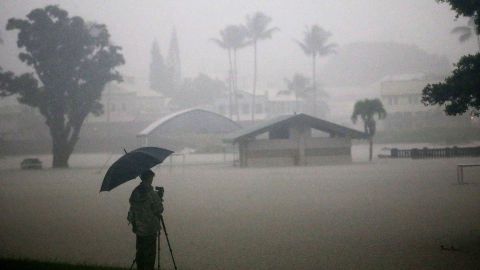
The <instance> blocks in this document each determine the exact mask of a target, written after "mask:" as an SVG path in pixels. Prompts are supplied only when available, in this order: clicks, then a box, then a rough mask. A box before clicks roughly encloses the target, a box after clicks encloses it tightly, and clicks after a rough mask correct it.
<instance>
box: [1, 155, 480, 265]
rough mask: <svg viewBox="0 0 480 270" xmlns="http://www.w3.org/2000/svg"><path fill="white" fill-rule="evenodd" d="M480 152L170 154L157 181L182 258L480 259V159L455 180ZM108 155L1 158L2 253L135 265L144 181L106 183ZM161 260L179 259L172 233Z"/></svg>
mask: <svg viewBox="0 0 480 270" xmlns="http://www.w3.org/2000/svg"><path fill="white" fill-rule="evenodd" d="M355 155H356V154H354V156H355ZM362 156H363V155H362ZM99 160H101V158H99ZM4 161H5V164H8V163H9V162H12V161H11V159H10V158H6V159H3V160H1V161H0V162H4ZM479 162H480V159H473V158H472V159H467V158H464V159H439V160H410V159H406V160H375V161H374V162H372V163H368V162H365V161H362V160H359V161H357V162H355V163H353V164H351V165H337V166H320V167H279V168H249V169H239V168H234V167H231V166H230V165H229V164H227V163H223V164H222V163H219V164H203V165H196V166H172V167H169V166H164V167H157V168H156V169H155V171H156V173H157V177H156V179H155V182H154V184H156V185H162V186H164V187H165V213H164V217H165V221H166V225H167V229H168V233H169V238H170V241H171V243H172V245H173V246H172V247H173V251H174V255H175V259H176V262H177V264H178V266H179V269H478V265H480V207H479V206H480V168H467V169H466V171H465V181H466V182H467V183H468V184H466V185H458V184H456V169H455V166H456V164H458V163H479ZM12 163H13V162H12ZM103 163H104V161H103V162H99V163H98V164H97V168H93V167H92V168H88V166H87V167H85V168H81V167H80V168H73V169H59V170H52V169H45V170H41V171H22V170H19V169H12V168H4V169H2V170H0V213H2V218H1V219H2V221H1V222H0V254H2V256H5V257H22V258H32V259H48V260H58V261H66V262H80V263H88V264H101V265H115V266H122V267H129V266H130V263H131V261H132V259H133V256H134V251H135V238H134V235H133V233H132V232H131V230H130V227H129V226H128V224H127V221H126V215H127V211H128V197H129V194H130V192H131V190H132V189H133V188H134V187H135V185H136V184H137V183H138V182H139V181H138V180H136V181H132V182H130V183H127V184H125V185H122V186H120V187H118V188H117V189H115V190H113V191H111V192H102V193H99V192H98V190H99V188H100V183H101V179H102V178H103V173H104V172H105V170H103V171H102V172H99V167H101V166H102V165H103ZM165 165H166V164H165ZM7 167H8V166H7ZM441 245H444V246H446V247H450V246H452V245H453V246H454V248H455V249H458V251H446V250H442V249H441V248H440V246H441ZM161 264H162V265H163V266H164V267H166V269H173V266H172V264H171V259H170V257H169V253H168V248H167V245H166V241H165V238H164V235H162V251H161Z"/></svg>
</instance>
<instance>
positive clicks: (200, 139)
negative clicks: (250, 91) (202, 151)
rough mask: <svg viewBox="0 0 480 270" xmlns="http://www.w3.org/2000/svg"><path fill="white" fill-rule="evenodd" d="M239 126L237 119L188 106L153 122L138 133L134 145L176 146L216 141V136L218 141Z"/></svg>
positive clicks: (190, 145) (193, 145) (173, 147)
mask: <svg viewBox="0 0 480 270" xmlns="http://www.w3.org/2000/svg"><path fill="white" fill-rule="evenodd" d="M240 128H241V127H240V126H239V125H238V124H237V123H235V122H234V121H232V120H230V119H229V118H227V117H225V116H223V115H220V114H218V113H215V112H211V111H208V110H205V109H200V108H190V109H186V110H182V111H178V112H176V113H172V114H169V115H167V116H164V117H162V118H160V119H158V120H156V121H154V122H152V123H151V124H150V125H148V126H147V127H146V128H144V129H143V130H142V131H140V132H139V133H138V134H137V145H138V146H150V145H161V146H164V147H167V148H169V149H177V150H178V149H179V148H183V147H195V146H198V145H205V144H209V143H215V142H216V141H217V140H218V143H219V144H220V145H221V138H222V137H223V136H224V134H228V133H230V132H234V131H236V130H239V129H240ZM216 137H218V139H216Z"/></svg>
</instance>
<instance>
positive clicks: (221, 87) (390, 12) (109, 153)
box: [0, 0, 480, 269]
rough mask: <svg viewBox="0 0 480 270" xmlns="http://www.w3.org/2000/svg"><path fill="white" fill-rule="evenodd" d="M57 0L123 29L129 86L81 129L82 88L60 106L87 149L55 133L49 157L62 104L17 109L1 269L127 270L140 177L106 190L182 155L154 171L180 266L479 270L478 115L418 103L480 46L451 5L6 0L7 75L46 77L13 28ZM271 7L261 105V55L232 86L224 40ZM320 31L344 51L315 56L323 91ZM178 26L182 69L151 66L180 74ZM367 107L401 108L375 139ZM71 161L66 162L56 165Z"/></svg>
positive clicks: (7, 117)
mask: <svg viewBox="0 0 480 270" xmlns="http://www.w3.org/2000/svg"><path fill="white" fill-rule="evenodd" d="M50 4H58V5H59V6H60V8H62V9H65V10H66V11H68V12H69V15H70V16H81V17H82V18H84V19H85V20H86V21H93V22H98V23H102V24H105V25H106V26H107V29H108V31H109V33H110V35H111V39H110V41H111V42H112V43H113V44H115V45H118V46H120V47H121V48H122V50H121V53H122V54H123V56H124V58H125V64H124V65H120V66H118V67H117V66H115V65H113V66H112V67H111V68H112V69H118V70H119V71H120V73H121V74H122V76H123V79H124V81H123V82H121V83H120V82H111V83H108V84H107V85H106V86H105V87H104V88H101V89H100V88H99V89H97V90H98V91H102V96H101V97H100V98H99V102H100V103H101V104H102V105H103V114H101V115H99V116H98V117H94V116H93V115H92V114H91V112H92V111H88V112H87V113H86V114H85V115H87V114H88V113H90V114H89V115H88V117H86V118H85V121H84V122H83V120H84V119H83V118H81V117H79V118H81V119H79V118H78V119H77V118H75V119H74V117H72V115H73V113H74V112H77V110H75V109H78V108H73V109H72V108H71V107H74V106H75V105H76V104H86V103H88V102H85V103H77V101H78V100H76V99H75V98H78V97H77V96H75V97H74V98H71V95H72V93H68V94H65V96H68V97H67V98H65V99H68V98H70V99H68V101H65V104H67V105H65V104H61V105H62V106H59V107H62V108H63V107H67V109H66V112H65V115H67V116H65V115H55V116H59V117H57V118H54V119H62V121H65V122H67V121H70V120H72V119H74V120H78V121H70V122H68V124H67V123H61V125H59V126H61V127H62V128H63V127H64V126H65V129H64V130H61V131H64V132H65V133H64V134H70V129H68V130H67V128H66V127H68V128H70V127H71V126H70V124H72V123H73V125H75V124H78V123H81V124H83V125H81V131H80V132H79V140H78V141H76V140H75V139H76V138H75V137H74V136H72V137H73V139H71V140H70V141H69V140H64V141H62V140H61V139H64V137H68V135H67V136H57V137H56V138H55V139H56V140H57V142H59V143H58V144H56V145H63V146H64V147H63V149H60V148H61V147H58V148H57V149H55V148H54V147H52V145H55V143H54V142H53V141H54V140H52V134H53V133H55V132H52V127H53V125H52V123H57V122H55V121H45V120H46V119H45V118H46V117H48V115H47V114H46V113H45V110H43V111H42V110H38V109H31V108H29V107H28V106H26V105H20V104H19V103H18V102H17V99H16V98H17V96H9V97H6V98H3V97H0V213H2V215H3V216H2V217H1V219H2V221H0V265H1V262H2V260H3V259H4V258H27V259H36V260H42V261H60V262H67V263H84V264H98V265H102V266H103V265H105V266H107V265H112V266H119V267H123V268H127V267H129V266H130V264H131V262H132V260H133V257H134V254H135V235H134V234H133V233H132V231H131V227H129V225H128V222H127V219H126V218H127V212H128V209H129V200H128V198H129V195H130V193H131V192H132V190H133V189H134V188H135V186H136V185H137V184H138V183H139V181H138V178H136V179H135V180H132V181H129V182H127V183H125V184H123V185H121V186H119V187H118V188H116V189H114V190H112V191H110V192H101V193H99V189H100V186H101V183H102V180H103V178H104V176H105V173H106V171H107V170H108V168H109V167H110V166H111V165H112V164H113V163H114V162H115V161H116V160H117V159H119V158H121V157H122V156H124V153H125V154H127V152H130V151H132V150H134V149H136V148H138V147H142V146H154V147H163V148H168V149H170V150H172V151H175V153H174V154H172V155H171V156H170V157H169V158H167V159H166V160H165V161H164V162H163V164H160V165H157V166H156V167H154V168H153V170H154V171H155V173H156V174H157V175H156V178H155V181H154V183H153V184H154V185H156V186H164V187H165V202H164V203H165V212H164V217H165V221H166V225H167V229H168V233H169V237H170V241H171V242H172V245H173V246H172V247H173V251H174V254H175V256H176V261H177V263H178V265H179V269H477V268H478V265H480V211H479V209H480V208H479V207H478V205H479V203H480V196H479V195H480V180H479V179H480V165H479V164H480V163H479V161H480V147H478V145H480V120H479V118H478V117H475V116H474V115H469V114H468V113H467V114H465V115H463V116H456V117H449V116H446V115H445V114H444V113H443V111H442V108H441V107H439V106H428V107H426V106H424V105H423V104H422V103H421V97H422V89H424V87H425V86H426V85H427V84H429V83H435V82H439V81H441V80H443V79H444V78H445V77H446V76H448V74H450V72H451V71H452V69H453V64H454V63H456V62H457V61H458V60H459V58H460V57H461V56H463V55H466V54H471V53H476V52H478V50H479V47H478V46H479V44H477V43H476V41H477V40H476V39H475V38H472V39H470V40H467V41H466V42H463V43H462V42H459V40H458V35H454V34H452V33H451V31H452V29H453V28H455V27H457V26H465V25H467V21H468V19H467V18H455V12H453V11H452V10H450V7H449V6H448V5H446V4H439V3H437V1H434V0H321V1H320V0H297V1H293V0H272V1H259V0H243V1H227V0H211V1H207V0H156V1H153V0H152V1H147V0H142V1H138V0H136V1H134V0H115V1H113V0H112V1H107V0H82V1H80V0H77V1H73V0H72V1H67V0H65V1H50V0H32V1H16V0H0V38H1V41H2V42H0V67H1V69H0V71H13V72H15V73H16V74H21V73H22V72H27V71H31V70H30V69H29V67H27V66H26V65H25V64H23V63H21V62H20V60H19V59H18V53H19V52H20V51H19V49H18V48H17V45H16V42H17V34H18V31H7V30H6V29H5V26H6V24H7V21H8V20H9V19H10V18H19V19H25V16H26V15H27V14H28V13H29V12H30V11H31V10H32V9H34V8H43V7H45V6H46V5H50ZM257 11H260V12H263V13H264V14H266V15H267V16H269V17H271V18H272V21H271V23H270V24H269V27H278V29H279V31H276V32H274V33H273V37H272V38H271V39H267V40H262V41H261V42H259V43H258V77H257V85H258V86H257V88H256V91H257V92H256V94H257V96H256V103H254V102H251V101H252V98H251V97H252V95H251V94H250V93H251V92H252V91H253V89H254V88H253V87H252V85H253V81H254V75H253V70H254V69H253V66H254V54H253V49H252V46H246V47H245V48H241V49H240V50H239V52H238V85H234V83H236V80H237V79H236V78H235V74H234V72H232V74H230V75H229V61H228V55H227V52H226V50H224V49H221V48H220V47H219V46H218V44H215V43H214V42H213V41H212V39H213V38H219V37H220V30H222V29H224V28H225V27H226V26H227V25H232V24H234V25H238V24H244V23H245V19H246V16H247V15H252V14H254V13H255V12H257ZM312 25H318V26H320V27H322V28H323V29H325V30H326V31H328V32H330V33H331V36H330V38H329V39H328V43H335V44H337V47H336V48H335V53H332V54H329V55H326V56H322V57H319V58H318V59H319V60H318V62H317V63H316V64H317V69H316V73H315V76H316V82H315V83H316V84H315V83H312V82H313V81H314V79H313V78H315V77H314V76H313V75H312V58H311V57H309V56H306V55H305V53H304V51H302V49H301V48H300V46H299V44H298V43H297V41H302V39H303V37H304V31H305V30H306V27H311V26H312ZM84 29H86V28H84ZM172 33H176V36H177V38H178V49H179V54H178V55H179V58H180V62H181V65H180V64H178V63H175V64H174V65H171V66H169V65H168V63H167V64H166V65H164V64H163V62H162V65H159V64H158V63H159V62H160V61H158V62H156V64H157V66H155V67H153V68H152V66H154V65H151V63H152V62H155V61H153V60H152V59H155V57H152V55H155V54H154V53H152V51H154V50H152V47H153V46H152V45H153V43H154V41H156V42H158V47H159V50H160V54H161V55H162V56H163V59H164V60H165V62H168V60H167V55H169V47H170V42H171V38H172ZM60 47H61V46H60ZM80 48H83V47H80ZM157 56H158V55H157ZM49 59H50V58H49ZM158 59H160V57H159V58H157V60H158ZM47 62H48V61H47ZM180 66H181V76H180V74H179V73H178V72H177V71H176V70H175V68H178V69H179V70H180ZM159 67H160V68H159ZM155 68H158V69H155ZM162 68H164V69H163V71H162V72H163V73H162V74H161V75H160V73H161V72H157V73H155V72H156V71H158V70H162ZM78 69H80V67H79V68H78ZM166 70H167V71H166ZM172 70H174V71H173V72H172ZM176 72H177V73H176ZM59 73H61V72H59ZM297 73H299V74H303V75H305V77H304V78H303V79H304V81H303V82H304V84H305V85H304V87H303V88H302V89H300V90H301V91H303V92H301V91H299V93H300V94H298V95H297V92H296V91H297V90H299V89H295V88H293V87H289V86H290V85H289V84H293V83H292V81H293V78H295V77H294V75H295V74H297ZM151 74H153V76H152V75H151ZM172 74H173V75H172ZM57 75H58V74H57ZM162 76H166V77H162ZM176 76H178V77H179V79H180V81H179V84H178V85H175V83H176V81H175V79H176ZM92 77H95V76H92ZM152 78H153V79H152ZM159 78H160V79H161V80H163V82H161V83H159V84H157V85H155V79H159ZM299 78H300V81H302V77H301V76H299ZM68 79H70V78H68ZM160 79H159V80H160ZM81 80H82V79H78V81H81ZM231 82H234V83H231ZM157 83H158V81H157ZM162 83H163V85H161V84H162ZM73 84H74V83H72V85H73ZM79 84H80V82H79ZM5 85H6V84H5ZM21 85H22V86H23V85H24V84H21ZM27 85H28V84H27ZM98 85H102V84H101V83H99V84H98ZM159 85H160V86H159ZM165 85H167V87H165ZM0 86H2V87H3V85H0ZM154 86H155V87H154ZM157 86H158V87H157ZM237 86H238V87H237ZM75 87H76V86H75ZM162 87H163V88H162ZM57 88H58V89H57ZM93 88H94V87H93ZM299 88H301V87H299ZM52 89H53V90H55V91H57V90H59V87H58V85H55V84H54V87H51V88H49V89H47V90H48V91H51V90H52ZM72 89H73V90H79V89H80V90H79V91H77V92H78V93H85V92H81V90H84V89H85V88H74V87H72ZM72 89H68V90H72ZM312 89H313V90H314V91H312ZM0 90H3V89H0ZM60 90H62V91H64V90H65V89H60ZM94 90H95V89H94ZM70 92H74V91H70ZM77 92H75V94H76V93H77ZM317 92H318V93H317ZM312 93H313V94H312ZM317 94H318V98H317ZM69 95H70V96H69ZM39 96H40V95H39ZM79 96H81V95H79ZM232 96H234V98H233V99H235V103H239V104H232ZM42 97H43V96H42ZM366 98H375V99H377V98H378V101H381V102H383V105H382V103H381V105H382V106H384V110H383V112H384V113H386V114H383V113H382V111H381V110H377V111H375V112H374V113H373V114H374V115H378V116H379V118H381V119H379V118H377V117H376V116H375V117H374V119H375V120H376V121H377V122H375V121H373V123H374V124H373V130H374V132H373V135H375V136H373V135H372V134H367V133H368V132H367V127H369V128H370V129H369V130H370V131H371V130H372V126H368V124H371V123H372V122H369V123H367V122H366V121H365V119H366V118H365V117H364V115H356V116H359V117H358V119H359V121H357V122H355V123H354V121H353V120H354V119H352V114H353V115H355V113H354V112H353V111H354V104H355V102H357V101H364V100H365V99H366ZM237 99H238V100H239V101H238V100H237ZM39 100H40V98H39ZM72 100H74V102H71V103H68V102H69V101H72ZM52 101H56V100H54V99H52ZM374 101H376V100H374ZM42 102H43V103H42ZM40 103H41V104H40ZM52 103H53V102H51V100H46V101H45V99H42V100H41V101H38V104H40V105H39V106H46V107H48V106H52ZM38 104H36V105H38ZM45 104H46V105H45ZM72 104H73V105H72ZM63 105H65V106H63ZM89 105H91V104H89ZM94 105H97V104H94ZM256 105H259V107H257V106H256ZM52 107H53V106H52ZM99 107H100V106H99ZM234 107H236V108H234ZM317 107H318V108H317ZM82 108H87V107H82ZM88 108H92V107H88ZM228 108H229V109H228ZM97 109H98V108H97ZM377 109H378V108H377ZM78 111H80V110H78ZM40 112H42V113H43V115H42V113H40ZM55 112H61V113H64V112H62V110H61V109H59V110H56V111H55ZM69 113H71V114H69ZM52 114H53V113H52ZM79 115H81V116H84V115H83V114H80V113H79ZM385 115H386V118H385V119H383V117H380V116H385ZM74 116H77V115H74ZM254 116H255V117H256V118H254ZM353 118H355V117H353ZM362 120H363V121H362ZM375 123H377V124H375ZM48 124H50V125H51V126H48ZM64 124H65V125H64ZM49 128H51V129H50V130H49ZM73 128H75V126H74V127H73ZM57 131H58V130H57ZM375 132H376V133H375ZM59 133H60V132H59ZM72 133H73V132H72ZM64 134H62V135H64ZM370 135H372V137H370ZM371 138H373V139H372V140H370V139H371ZM72 141H73V146H74V148H73V149H74V151H73V153H72V154H71V156H70V153H66V152H67V151H64V152H62V151H57V152H55V151H54V150H58V149H60V150H64V149H68V150H70V148H68V147H65V145H68V144H69V143H71V142H72ZM62 143H63V144H62ZM370 147H371V148H370ZM369 150H370V151H369ZM399 153H400V154H399ZM55 154H56V155H55ZM59 156H61V157H62V158H64V157H65V156H66V157H67V158H65V159H63V160H61V162H58V159H57V163H55V160H56V159H55V158H56V157H59ZM26 161H28V162H26ZM29 162H31V163H32V164H29ZM62 162H63V163H62ZM460 164H463V165H474V166H472V167H465V172H464V175H463V176H464V178H465V182H466V184H465V183H461V181H460V180H459V178H457V177H459V174H457V173H458V171H457V170H458V165H460ZM28 165H35V166H38V165H41V166H42V168H41V169H39V170H26V169H29V168H31V167H29V166H28ZM162 237H164V235H162ZM161 255H162V257H161V258H162V261H161V263H162V269H173V266H172V264H171V260H170V257H169V256H170V255H169V253H168V249H167V246H166V242H165V238H162V251H161ZM163 267H166V268H163ZM0 268H1V267H0Z"/></svg>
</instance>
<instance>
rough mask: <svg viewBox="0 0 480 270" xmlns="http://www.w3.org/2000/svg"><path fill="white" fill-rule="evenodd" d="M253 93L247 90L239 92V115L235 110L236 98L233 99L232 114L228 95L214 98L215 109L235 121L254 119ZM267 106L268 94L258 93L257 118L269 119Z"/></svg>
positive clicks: (256, 100) (256, 97) (256, 102)
mask: <svg viewBox="0 0 480 270" xmlns="http://www.w3.org/2000/svg"><path fill="white" fill-rule="evenodd" d="M252 96H253V95H252V94H250V93H248V92H245V91H238V92H237V101H236V102H237V103H238V115H239V118H238V119H237V113H236V110H235V98H234V97H233V95H232V97H231V99H232V110H231V111H232V116H230V109H229V103H230V98H229V96H228V95H225V96H223V97H220V98H216V99H215V100H214V102H213V103H214V108H213V111H215V112H217V113H219V114H221V115H223V116H226V117H229V118H231V119H232V120H234V121H240V122H247V121H251V120H252ZM267 107H268V99H267V96H266V95H256V96H255V112H254V114H255V120H265V119H267V113H268V112H267Z"/></svg>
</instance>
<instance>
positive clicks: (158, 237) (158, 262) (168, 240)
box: [130, 216, 177, 270]
mask: <svg viewBox="0 0 480 270" xmlns="http://www.w3.org/2000/svg"><path fill="white" fill-rule="evenodd" d="M160 222H161V227H163V230H164V231H165V238H166V239H167V244H168V249H169V250H170V256H171V257H172V262H173V267H174V268H175V270H177V264H176V263H175V257H173V250H172V246H171V245H170V239H168V233H167V227H166V226H165V221H164V220H163V216H160ZM160 232H161V230H159V231H158V234H157V270H160ZM136 261H137V257H136V256H135V258H134V259H133V261H132V265H130V270H132V268H133V265H134V264H135V262H136Z"/></svg>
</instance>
